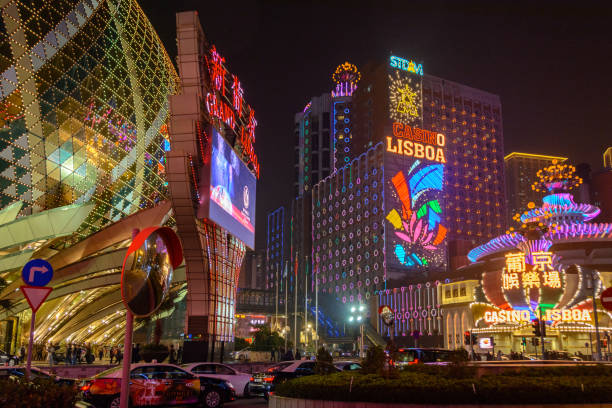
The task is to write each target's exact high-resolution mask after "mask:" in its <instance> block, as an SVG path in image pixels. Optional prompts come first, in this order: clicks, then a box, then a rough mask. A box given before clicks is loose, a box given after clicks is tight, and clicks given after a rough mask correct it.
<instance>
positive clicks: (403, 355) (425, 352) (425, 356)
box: [392, 348, 461, 368]
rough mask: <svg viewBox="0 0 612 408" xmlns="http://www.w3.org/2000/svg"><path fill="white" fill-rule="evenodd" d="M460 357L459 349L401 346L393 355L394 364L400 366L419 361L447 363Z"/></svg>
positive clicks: (434, 363)
mask: <svg viewBox="0 0 612 408" xmlns="http://www.w3.org/2000/svg"><path fill="white" fill-rule="evenodd" d="M460 358H461V355H460V352H459V351H455V350H446V349H436V348H400V349H399V350H397V351H396V352H395V353H393V357H392V359H393V364H394V365H395V366H396V367H400V368H401V367H405V366H408V365H412V364H418V363H424V364H431V365H445V364H449V363H450V362H452V361H456V360H457V359H460Z"/></svg>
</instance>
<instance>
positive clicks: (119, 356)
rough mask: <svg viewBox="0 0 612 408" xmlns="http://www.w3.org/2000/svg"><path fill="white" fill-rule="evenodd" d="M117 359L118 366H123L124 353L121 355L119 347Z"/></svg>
mask: <svg viewBox="0 0 612 408" xmlns="http://www.w3.org/2000/svg"><path fill="white" fill-rule="evenodd" d="M115 359H116V360H117V364H121V360H123V353H121V350H120V349H119V347H117V353H116V354H115Z"/></svg>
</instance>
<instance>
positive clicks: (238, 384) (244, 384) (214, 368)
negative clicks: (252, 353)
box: [182, 363, 253, 397]
mask: <svg viewBox="0 0 612 408" xmlns="http://www.w3.org/2000/svg"><path fill="white" fill-rule="evenodd" d="M182 367H183V368H184V369H185V370H187V371H189V372H190V373H192V374H195V375H197V376H198V377H210V378H218V379H221V380H226V381H227V382H229V383H230V384H232V385H233V386H234V389H235V390H236V396H237V397H248V396H249V383H250V382H251V381H253V377H252V376H251V374H248V373H241V372H240V371H236V370H234V369H233V368H232V367H230V366H227V365H225V364H221V363H190V364H183V366H182Z"/></svg>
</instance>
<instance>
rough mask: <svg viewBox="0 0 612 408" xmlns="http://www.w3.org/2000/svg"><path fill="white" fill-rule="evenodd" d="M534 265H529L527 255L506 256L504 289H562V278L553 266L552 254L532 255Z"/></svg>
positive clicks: (540, 253) (519, 253) (540, 252)
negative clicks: (526, 260) (526, 259)
mask: <svg viewBox="0 0 612 408" xmlns="http://www.w3.org/2000/svg"><path fill="white" fill-rule="evenodd" d="M531 256H532V263H533V265H527V264H526V262H525V254H524V253H523V252H516V253H511V254H506V267H505V268H504V270H503V273H502V288H503V289H505V290H511V289H519V288H520V287H521V286H522V287H523V288H525V289H538V288H540V287H549V288H553V289H559V288H561V276H560V275H559V271H557V270H555V269H554V268H553V265H552V262H553V260H552V252H546V251H537V252H533V253H532V254H531Z"/></svg>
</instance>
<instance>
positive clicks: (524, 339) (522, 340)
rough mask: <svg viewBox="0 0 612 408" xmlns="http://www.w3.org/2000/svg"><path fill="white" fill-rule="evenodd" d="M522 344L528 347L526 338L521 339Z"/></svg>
mask: <svg viewBox="0 0 612 408" xmlns="http://www.w3.org/2000/svg"><path fill="white" fill-rule="evenodd" d="M521 344H522V345H523V346H526V345H527V339H526V338H525V337H523V338H522V339H521Z"/></svg>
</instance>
